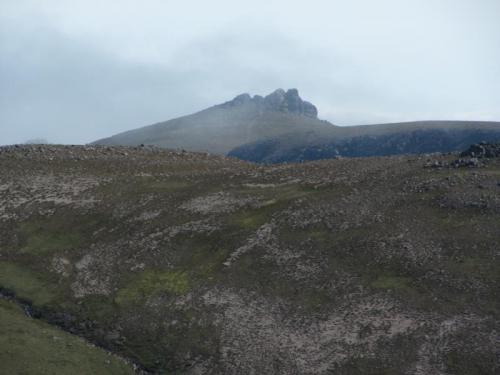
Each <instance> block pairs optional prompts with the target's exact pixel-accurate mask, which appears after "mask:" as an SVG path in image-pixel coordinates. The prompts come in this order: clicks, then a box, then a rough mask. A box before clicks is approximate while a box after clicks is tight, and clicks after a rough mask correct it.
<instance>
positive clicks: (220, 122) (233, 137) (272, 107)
mask: <svg viewBox="0 0 500 375" xmlns="http://www.w3.org/2000/svg"><path fill="white" fill-rule="evenodd" d="M329 128H333V126H332V125H331V124H329V123H328V122H325V121H321V120H318V119H317V110H316V107H314V106H313V105H312V104H310V103H308V102H305V101H303V100H302V99H301V98H300V97H299V94H298V91H297V90H294V89H291V90H288V91H287V92H285V91H283V90H281V89H279V90H276V91H275V92H273V93H272V94H270V95H268V96H266V97H265V98H263V97H261V96H258V95H256V96H254V97H253V98H252V97H250V95H248V94H243V95H239V96H237V97H236V98H234V99H233V100H232V101H229V102H227V103H224V104H221V105H217V106H214V107H211V108H208V109H205V110H203V111H201V112H198V113H195V114H193V115H189V116H184V117H180V118H177V119H173V120H170V121H166V122H162V123H158V124H155V125H151V126H146V127H143V128H140V129H136V130H132V131H128V132H125V133H121V134H117V135H115V136H113V137H110V138H105V139H101V140H98V141H96V142H94V143H95V144H102V145H128V146H137V145H140V144H147V145H155V146H160V147H165V148H173V149H176V148H177V149H185V150H189V151H209V152H213V153H219V154H224V153H227V152H228V151H230V150H231V149H233V148H235V147H237V146H240V145H242V144H245V143H249V142H254V141H257V140H260V139H266V138H274V137H278V136H281V135H283V134H288V133H295V132H299V131H301V130H303V129H315V130H316V131H318V132H324V131H326V130H325V129H329Z"/></svg>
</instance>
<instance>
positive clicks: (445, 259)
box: [0, 146, 500, 375]
mask: <svg viewBox="0 0 500 375" xmlns="http://www.w3.org/2000/svg"><path fill="white" fill-rule="evenodd" d="M482 149H485V147H483V146H478V147H476V148H474V149H473V151H474V154H472V153H470V155H471V156H472V155H473V156H480V155H481V154H484V155H487V154H488V152H482V151H481V150H482ZM496 150H498V147H497V148H496ZM494 154H495V155H498V153H497V152H496V153H494ZM458 157H459V156H458V155H444V156H443V155H434V156H432V158H431V159H430V160H428V159H427V158H423V157H418V156H396V157H385V158H344V159H338V160H326V161H320V162H310V163H303V164H283V165H272V166H266V165H256V164H252V163H246V162H242V161H238V160H236V159H232V158H226V157H222V156H217V155H207V154H206V153H202V154H201V153H200V154H195V153H189V152H172V151H166V150H161V149H156V148H149V147H138V148H127V147H100V146H92V147H89V146H87V147H70V146H20V147H5V148H0V172H1V173H0V288H2V289H3V290H5V289H7V290H9V291H10V292H12V294H14V295H15V296H16V297H17V298H18V299H20V300H22V301H25V302H30V303H31V305H32V308H33V313H34V314H36V315H37V316H39V317H40V318H41V319H42V320H45V321H47V322H50V323H53V324H56V325H58V326H59V327H63V328H64V329H66V330H68V331H70V332H73V333H76V334H78V335H81V336H83V337H85V338H87V339H88V340H90V341H91V342H94V343H97V344H99V345H100V346H102V347H105V348H106V349H108V350H111V351H113V352H115V353H118V354H120V355H121V356H123V357H126V358H131V359H133V361H134V362H136V363H139V364H141V365H142V366H143V367H144V368H146V369H147V370H149V371H151V372H154V373H175V374H201V375H203V374H255V373H258V374H275V375H280V374H283V375H284V374H287V375H290V374H291V375H302V374H321V375H326V374H331V373H334V374H341V375H342V374H349V375H352V374H354V375H356V374H408V375H421V374H498V373H499V371H500V363H499V362H498V358H499V356H500V347H499V346H498V332H500V300H499V299H498V296H499V293H500V278H499V275H500V253H499V249H500V240H499V236H498V233H499V231H500V221H499V214H500V200H499V189H500V187H499V186H498V183H499V176H500V159H498V158H492V159H479V160H475V159H468V158H467V154H464V156H462V157H464V158H466V160H465V161H460V162H456V163H455V162H454V160H455V159H457V158H458ZM0 307H1V306H0ZM0 312H1V311H0ZM2 334H3V332H2ZM49 341H50V340H49ZM56 344H57V341H56ZM48 345H49V344H48ZM9 350H16V351H22V350H23V348H22V347H20V346H16V347H8V348H7V351H9ZM7 354H8V355H18V357H17V358H22V355H23V353H22V352H20V353H17V354H16V353H7ZM14 364H15V363H14ZM11 365H12V362H9V366H11ZM18 365H19V367H20V369H19V371H17V372H22V371H21V369H22V366H23V363H19V364H18ZM2 366H5V362H3V361H0V373H3V372H6V371H2V370H5V369H4V368H2ZM8 370H9V371H7V373H16V369H14V370H12V368H11V367H9V368H8Z"/></svg>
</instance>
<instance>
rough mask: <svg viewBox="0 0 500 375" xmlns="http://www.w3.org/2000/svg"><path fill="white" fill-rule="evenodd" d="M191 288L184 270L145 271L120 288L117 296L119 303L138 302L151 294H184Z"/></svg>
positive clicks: (116, 299) (116, 300)
mask: <svg viewBox="0 0 500 375" xmlns="http://www.w3.org/2000/svg"><path fill="white" fill-rule="evenodd" d="M190 288H191V285H190V281H189V278H188V275H187V273H185V272H182V271H152V270H148V271H144V272H141V273H140V274H139V275H137V277H135V278H134V280H132V281H131V282H129V283H128V284H127V285H126V286H125V287H124V288H122V289H120V290H119V291H118V292H117V294H116V297H115V302H116V303H117V304H119V305H126V304H130V303H138V302H140V301H143V300H144V299H146V298H147V297H149V296H152V295H155V294H160V293H169V294H174V295H182V294H185V293H187V292H188V291H189V290H190Z"/></svg>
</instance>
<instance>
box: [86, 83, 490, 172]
mask: <svg viewBox="0 0 500 375" xmlns="http://www.w3.org/2000/svg"><path fill="white" fill-rule="evenodd" d="M499 140H500V123H498V122H474V121H468V122H463V121H423V122H408V123H396V124H375V125H364V126H335V125H332V124H331V123H329V122H327V121H323V120H320V119H318V110H317V108H316V107H315V106H314V105H313V104H311V103H309V102H307V101H304V100H302V98H301V97H300V96H299V92H298V90H296V89H290V90H288V91H286V92H285V91H284V90H282V89H278V90H276V91H274V92H273V93H271V94H270V95H268V96H266V97H262V96H259V95H255V96H253V97H251V96H250V95H249V94H242V95H239V96H237V97H236V98H234V99H233V100H231V101H229V102H226V103H224V104H220V105H216V106H214V107H211V108H208V109H206V110H203V111H201V112H198V113H195V114H193V115H189V116H184V117H180V118H177V119H173V120H170V121H166V122H162V123H158V124H155V125H151V126H146V127H143V128H140V129H136V130H131V131H128V132H125V133H121V134H117V135H115V136H112V137H110V138H105V139H101V140H98V141H96V142H94V143H95V144H101V145H128V146H137V145H140V144H146V145H156V146H160V147H164V148H171V149H185V150H188V151H208V152H211V153H217V154H227V155H230V156H234V157H237V158H240V159H243V160H248V161H254V162H265V163H279V162H294V161H295V162H296V161H304V160H317V159H328V158H332V157H339V156H349V157H356V156H383V155H396V154H419V153H432V152H450V151H458V150H461V149H463V148H464V147H466V146H467V145H469V144H472V143H477V142H481V141H490V142H495V141H499Z"/></svg>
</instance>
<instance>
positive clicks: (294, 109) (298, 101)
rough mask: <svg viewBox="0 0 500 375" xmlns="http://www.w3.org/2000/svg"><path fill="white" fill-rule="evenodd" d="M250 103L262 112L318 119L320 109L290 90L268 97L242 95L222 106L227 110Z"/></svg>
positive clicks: (279, 90)
mask: <svg viewBox="0 0 500 375" xmlns="http://www.w3.org/2000/svg"><path fill="white" fill-rule="evenodd" d="M249 103H252V104H254V105H256V106H257V107H258V108H259V109H260V110H261V111H265V110H269V111H276V112H283V113H291V114H296V115H302V116H306V117H312V118H318V109H317V108H316V107H315V106H314V105H313V104H312V103H309V102H307V101H305V100H302V98H301V97H300V96H299V90H297V89H289V90H288V91H285V90H283V89H278V90H276V91H274V92H272V93H271V94H269V95H267V96H266V97H262V96H260V95H255V96H254V97H251V96H250V95H249V94H241V95H238V96H237V97H236V98H234V99H233V100H231V101H229V102H227V103H224V104H222V106H223V107H226V108H227V107H232V106H241V105H246V104H249Z"/></svg>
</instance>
